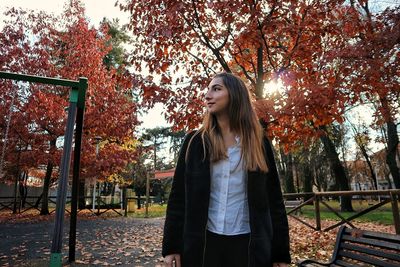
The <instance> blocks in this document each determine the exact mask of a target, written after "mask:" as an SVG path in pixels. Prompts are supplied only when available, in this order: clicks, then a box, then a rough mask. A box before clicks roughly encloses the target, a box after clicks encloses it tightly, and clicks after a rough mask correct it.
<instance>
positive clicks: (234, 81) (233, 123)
mask: <svg viewBox="0 0 400 267" xmlns="http://www.w3.org/2000/svg"><path fill="white" fill-rule="evenodd" d="M215 78H221V79H222V82H223V84H224V85H225V87H226V88H227V89H228V94H229V106H228V114H229V115H228V116H229V126H230V129H231V130H232V131H233V132H235V133H237V134H238V135H239V137H240V146H241V150H242V154H241V157H242V159H243V164H244V169H247V170H252V171H254V170H257V169H258V170H260V171H262V172H268V166H267V163H266V161H265V157H264V153H265V148H264V145H263V137H264V131H263V129H262V127H261V125H260V123H259V120H258V117H257V114H256V113H255V111H254V108H253V105H252V102H251V99H250V93H249V91H248V89H247V87H246V85H245V84H244V82H243V81H242V79H240V78H239V77H237V76H235V75H233V74H231V73H226V72H224V73H219V74H217V75H215V77H214V79H215ZM196 134H201V138H202V140H203V149H204V155H205V154H206V153H205V152H206V148H207V150H208V151H209V153H210V160H211V162H217V161H219V160H221V159H224V158H226V157H227V155H226V147H225V145H224V140H223V138H222V133H221V129H220V127H219V125H218V122H217V118H216V116H215V115H213V114H210V113H209V112H207V113H206V114H205V116H204V119H203V126H202V127H201V128H200V129H199V131H198V132H197V133H196ZM196 134H195V135H196ZM195 135H194V136H195ZM194 136H193V137H194ZM193 137H192V140H193ZM192 140H190V141H192ZM190 143H191V142H190ZM190 143H189V146H190ZM188 151H189V150H188Z"/></svg>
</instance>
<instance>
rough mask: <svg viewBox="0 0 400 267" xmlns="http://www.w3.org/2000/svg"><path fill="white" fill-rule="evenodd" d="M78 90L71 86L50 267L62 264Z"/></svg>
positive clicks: (57, 266)
mask: <svg viewBox="0 0 400 267" xmlns="http://www.w3.org/2000/svg"><path fill="white" fill-rule="evenodd" d="M78 93H79V92H78V90H77V89H76V88H73V89H72V91H71V93H70V104H69V109H68V120H67V129H66V130H65V136H64V151H63V157H62V160H61V167H60V179H59V181H58V188H57V203H56V220H55V225H54V234H53V241H52V244H51V255H50V267H60V266H61V265H62V255H61V248H62V237H63V227H64V213H65V201H66V198H67V187H68V174H69V165H70V161H71V150H72V137H73V133H74V124H75V115H76V107H77V103H78Z"/></svg>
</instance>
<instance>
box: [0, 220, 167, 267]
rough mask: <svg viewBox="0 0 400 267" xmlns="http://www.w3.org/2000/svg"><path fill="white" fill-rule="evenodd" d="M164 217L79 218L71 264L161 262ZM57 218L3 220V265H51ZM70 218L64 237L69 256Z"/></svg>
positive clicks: (0, 238) (0, 257)
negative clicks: (33, 220) (20, 220)
mask: <svg viewBox="0 0 400 267" xmlns="http://www.w3.org/2000/svg"><path fill="white" fill-rule="evenodd" d="M163 223H164V219H163V218H156V219H138V218H125V217H118V218H101V217H100V218H97V219H81V220H80V219H79V218H78V225H77V245H76V263H75V264H72V265H71V266H107V265H118V266H161V264H162V256H161V240H162V231H163V228H162V227H163ZM53 227H54V219H51V220H49V221H42V222H34V223H29V222H24V223H15V222H14V223H7V222H6V223H4V222H3V223H1V224H0V266H48V262H49V259H50V248H51V240H52V239H51V237H52V234H53ZM68 232H69V222H68V219H67V220H66V225H65V227H64V239H63V241H64V242H63V258H64V260H63V261H64V263H65V264H64V265H66V266H68V264H67V256H68Z"/></svg>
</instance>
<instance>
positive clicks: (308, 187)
mask: <svg viewBox="0 0 400 267" xmlns="http://www.w3.org/2000/svg"><path fill="white" fill-rule="evenodd" d="M303 166H304V169H303V174H304V192H312V191H313V190H312V184H313V180H314V177H313V173H312V171H311V165H310V163H309V162H308V161H306V162H305V163H304V165H303ZM310 198H311V196H309V197H304V201H307V200H308V199H310Z"/></svg>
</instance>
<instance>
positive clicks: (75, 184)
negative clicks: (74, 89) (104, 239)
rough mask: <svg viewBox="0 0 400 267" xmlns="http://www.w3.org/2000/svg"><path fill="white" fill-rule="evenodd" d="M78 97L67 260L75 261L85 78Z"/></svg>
mask: <svg viewBox="0 0 400 267" xmlns="http://www.w3.org/2000/svg"><path fill="white" fill-rule="evenodd" d="M79 82H80V84H81V87H80V88H79V97H78V111H77V114H76V128H75V129H76V130H75V148H74V165H73V172H72V173H73V175H72V196H71V218H70V224H69V255H68V261H69V262H74V261H75V246H76V220H77V215H78V199H79V174H80V161H81V145H82V132H83V118H84V111H85V110H84V109H85V95H86V89H87V86H88V84H87V79H86V78H80V79H79Z"/></svg>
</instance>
